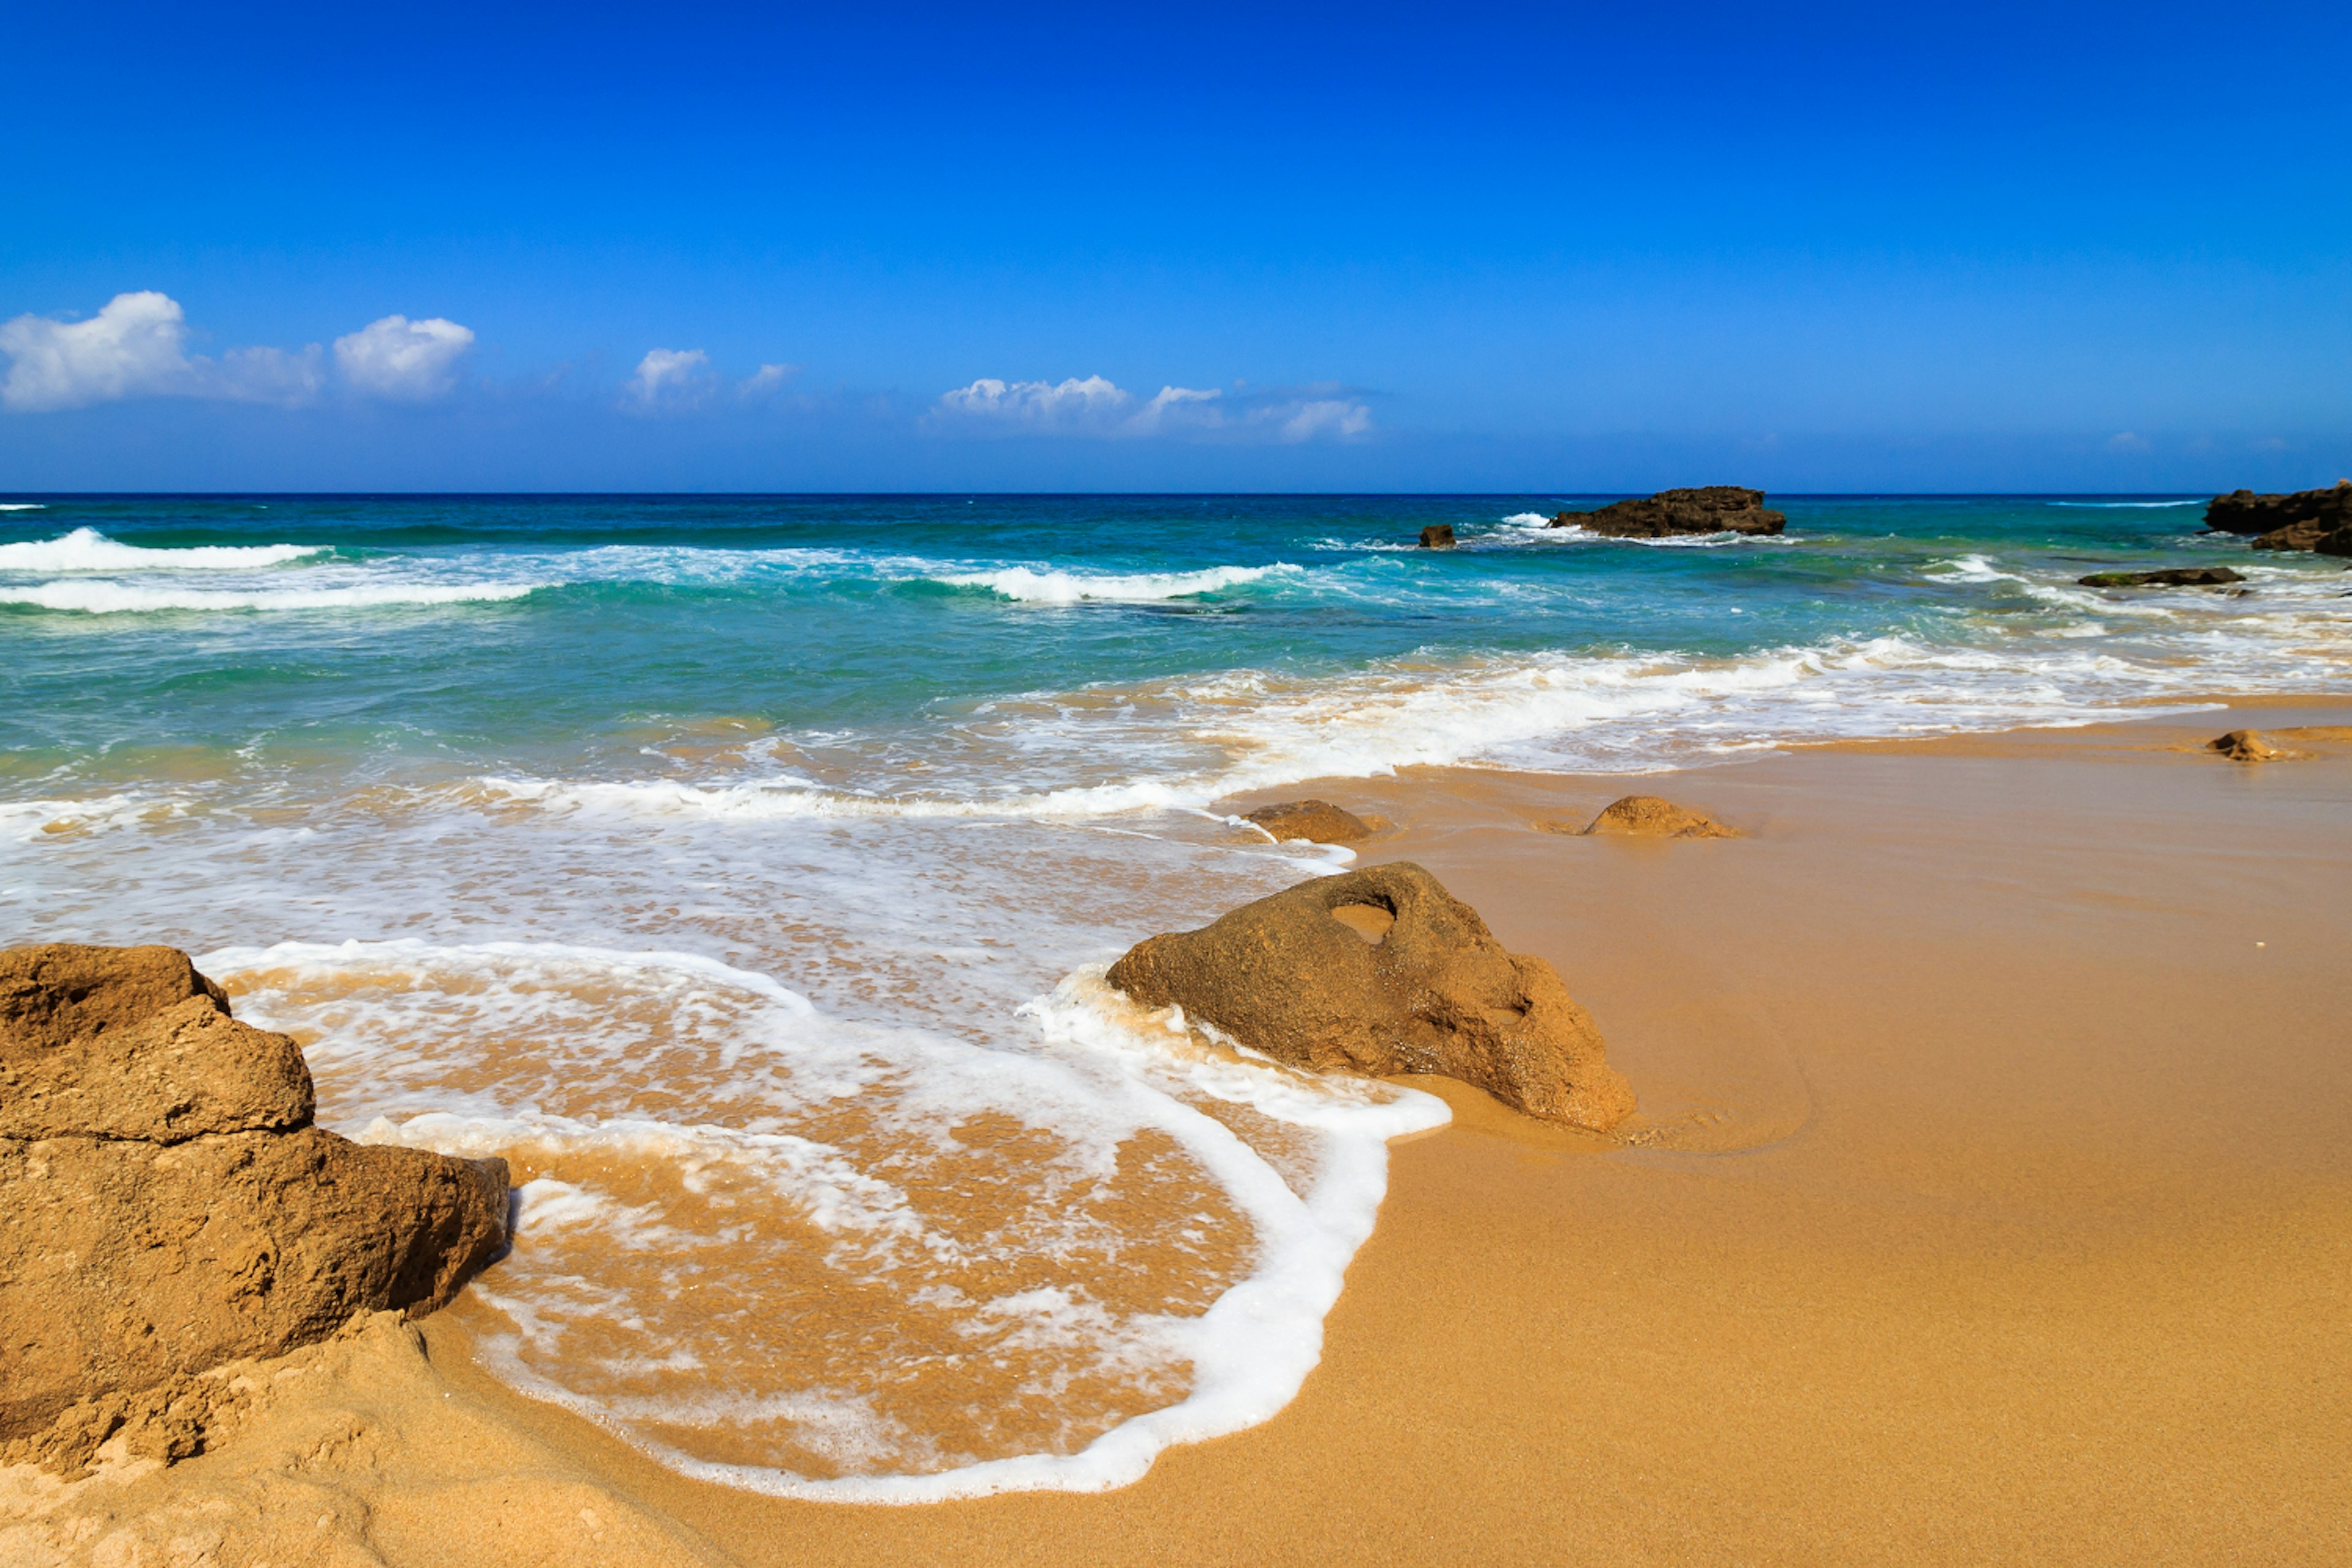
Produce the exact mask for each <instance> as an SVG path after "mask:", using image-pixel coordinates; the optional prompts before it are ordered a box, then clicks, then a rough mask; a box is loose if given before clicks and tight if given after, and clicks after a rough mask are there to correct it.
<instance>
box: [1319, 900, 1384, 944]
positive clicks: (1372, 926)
mask: <svg viewBox="0 0 2352 1568" xmlns="http://www.w3.org/2000/svg"><path fill="white" fill-rule="evenodd" d="M1331 918H1332V919H1333V920H1335V921H1339V923H1340V924H1341V925H1343V926H1346V927H1347V928H1348V929H1349V931H1354V932H1355V933H1356V934H1357V935H1358V936H1360V937H1362V938H1363V939H1364V940H1365V941H1366V942H1370V943H1372V944H1373V945H1374V946H1378V945H1379V944H1380V942H1381V938H1383V937H1385V936H1387V935H1388V934H1389V927H1391V926H1392V925H1394V924H1396V916H1394V915H1392V914H1391V913H1389V911H1388V910H1384V909H1381V907H1380V906H1379V905H1377V904H1341V905H1340V906H1339V908H1338V909H1336V910H1332V911H1331Z"/></svg>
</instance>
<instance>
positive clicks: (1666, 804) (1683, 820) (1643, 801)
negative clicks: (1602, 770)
mask: <svg viewBox="0 0 2352 1568" xmlns="http://www.w3.org/2000/svg"><path fill="white" fill-rule="evenodd" d="M1584 831H1585V832H1586V833H1587V834H1588V835H1590V834H1602V835H1610V834H1615V835H1621V836H1623V837H1632V838H1737V837H1739V833H1738V829H1736V828H1730V827H1726V826H1724V825H1723V824H1722V823H1720V822H1717V820H1716V819H1715V818H1713V817H1711V816H1707V815H1706V813H1705V812H1701V811H1691V810H1688V809H1686V808H1685V807H1683V806H1679V805H1675V803H1674V802H1672V801H1670V800H1661V799H1659V798H1658V797H1657V796H1656V795H1627V796H1625V797H1624V798H1623V799H1622V800H1615V801H1612V802H1610V803H1609V804H1608V805H1605V806H1602V807H1601V815H1600V816H1596V817H1594V818H1593V819H1592V825H1591V826H1589V827H1587V828H1586V829H1585V830H1584Z"/></svg>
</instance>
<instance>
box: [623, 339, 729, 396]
mask: <svg viewBox="0 0 2352 1568" xmlns="http://www.w3.org/2000/svg"><path fill="white" fill-rule="evenodd" d="M711 384H712V378H711V374H710V356H709V354H707V353H703V352H702V351H701V350H700V349H648V350H646V357H645V358H643V359H641V360H639V361H638V362H637V368H636V371H635V374H632V375H631V376H630V377H629V382H628V391H627V396H628V400H629V401H630V402H631V403H633V404H634V405H635V406H636V407H638V408H640V409H645V410H652V409H659V408H667V409H678V408H691V407H693V406H695V405H698V404H699V403H701V402H702V401H703V400H704V399H705V398H706V397H708V396H709V394H710V388H711Z"/></svg>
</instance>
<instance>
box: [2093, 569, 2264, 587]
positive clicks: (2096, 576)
mask: <svg viewBox="0 0 2352 1568" xmlns="http://www.w3.org/2000/svg"><path fill="white" fill-rule="evenodd" d="M2245 580H2246V579H2245V576H2244V574H2242V573H2237V572H2232V571H2231V570H2230V569H2229V568H2228V567H2227V566H2174V567H2170V568H2168V569H2167V570H2165V571H2162V572H2094V573H2092V574H2090V575H2089V576H2087V577H2077V578H2075V579H2074V581H2075V582H2077V583H2079V584H2082V585H2083V586H2084V587H2085V588H2220V587H2225V586H2227V585H2228V584H2231V583H2242V582H2244V581H2245Z"/></svg>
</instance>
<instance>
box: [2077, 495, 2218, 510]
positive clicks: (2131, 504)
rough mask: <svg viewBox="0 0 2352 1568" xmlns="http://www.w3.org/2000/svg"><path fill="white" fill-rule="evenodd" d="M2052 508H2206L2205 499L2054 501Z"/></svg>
mask: <svg viewBox="0 0 2352 1568" xmlns="http://www.w3.org/2000/svg"><path fill="white" fill-rule="evenodd" d="M2045 504H2047V505H2050V506H2072V507H2082V508H2084V509H2086V510H2092V511H2156V510H2163V509H2165V508H2168V507H2176V506H2205V505H2207V504H2209V503H2208V502H2207V501H2206V500H2204V498H2202V497H2199V498H2196V499H2194V500H2053V501H2050V502H2047V503H2045Z"/></svg>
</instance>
